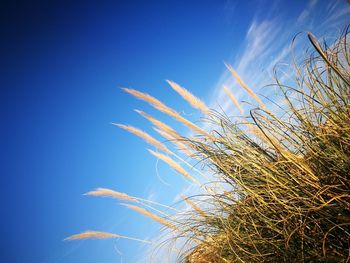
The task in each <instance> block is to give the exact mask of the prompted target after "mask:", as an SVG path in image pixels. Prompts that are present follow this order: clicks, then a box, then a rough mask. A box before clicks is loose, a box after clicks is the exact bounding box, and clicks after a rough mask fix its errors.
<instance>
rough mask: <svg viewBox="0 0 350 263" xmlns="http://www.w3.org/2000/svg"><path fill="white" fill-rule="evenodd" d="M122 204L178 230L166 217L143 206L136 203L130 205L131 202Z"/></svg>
mask: <svg viewBox="0 0 350 263" xmlns="http://www.w3.org/2000/svg"><path fill="white" fill-rule="evenodd" d="M122 205H124V206H126V207H128V208H130V209H132V210H134V211H136V212H139V213H140V214H143V215H145V216H147V217H149V218H151V219H152V220H154V221H156V222H158V223H160V224H162V225H164V226H166V227H168V228H171V229H174V230H176V227H175V226H174V225H173V224H172V223H170V222H168V221H166V220H165V219H163V218H161V217H159V216H157V215H156V214H153V213H152V212H150V211H148V210H146V209H144V208H141V207H139V206H136V205H130V204H122Z"/></svg>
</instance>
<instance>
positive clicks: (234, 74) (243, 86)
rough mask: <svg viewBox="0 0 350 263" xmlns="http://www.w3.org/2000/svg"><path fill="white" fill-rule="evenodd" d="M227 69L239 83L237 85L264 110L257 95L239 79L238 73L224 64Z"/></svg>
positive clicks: (263, 105) (264, 107)
mask: <svg viewBox="0 0 350 263" xmlns="http://www.w3.org/2000/svg"><path fill="white" fill-rule="evenodd" d="M225 65H226V67H227V69H228V70H229V71H230V73H231V75H232V76H233V77H234V78H235V79H236V81H237V82H238V83H239V85H240V86H241V87H242V88H243V89H245V91H246V92H247V93H248V94H249V96H251V97H252V98H253V99H254V100H255V101H256V102H258V103H259V105H260V107H261V108H262V109H264V110H266V109H267V108H266V106H265V104H264V103H263V102H262V101H261V99H260V98H259V97H258V95H256V94H255V92H254V91H253V90H252V89H251V88H249V87H248V85H247V84H246V83H245V82H244V81H243V80H242V79H241V77H240V76H239V75H238V73H237V72H236V71H235V70H234V69H233V68H232V66H231V65H228V64H225Z"/></svg>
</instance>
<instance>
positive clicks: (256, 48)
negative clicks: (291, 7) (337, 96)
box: [207, 0, 350, 128]
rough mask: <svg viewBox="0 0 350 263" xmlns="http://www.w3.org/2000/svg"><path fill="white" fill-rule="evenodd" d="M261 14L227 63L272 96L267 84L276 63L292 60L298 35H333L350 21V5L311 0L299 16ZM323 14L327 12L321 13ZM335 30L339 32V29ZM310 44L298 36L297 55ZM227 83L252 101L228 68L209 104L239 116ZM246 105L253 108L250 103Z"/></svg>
mask: <svg viewBox="0 0 350 263" xmlns="http://www.w3.org/2000/svg"><path fill="white" fill-rule="evenodd" d="M280 4H281V3H280ZM259 13H261V10H256V15H255V16H254V18H253V19H252V21H251V23H250V26H249V27H248V29H247V31H246V36H245V41H244V43H243V48H242V49H240V50H239V51H238V52H235V54H232V56H231V58H230V59H229V60H228V61H227V62H228V63H229V64H231V65H233V68H234V69H235V70H236V71H237V72H238V74H239V75H240V76H241V77H242V79H243V80H244V81H245V82H246V83H247V84H248V86H249V87H250V88H252V89H253V90H254V91H255V92H258V93H259V92H260V93H263V94H264V95H265V96H268V97H271V96H272V95H273V94H274V93H275V91H274V89H273V88H272V87H269V88H267V87H264V86H266V85H267V84H270V83H272V82H273V81H272V80H273V75H272V74H273V69H274V67H275V66H276V64H278V63H285V64H286V65H288V64H287V63H291V62H292V58H291V41H292V39H293V37H294V35H295V34H296V33H298V32H305V31H312V32H314V33H315V34H316V35H318V36H323V35H324V34H326V33H327V34H328V35H329V34H330V31H331V30H333V31H334V28H338V29H341V27H343V26H344V25H345V24H346V23H347V22H348V18H349V14H350V7H349V6H348V5H347V4H346V3H345V1H334V2H332V3H330V4H328V5H327V6H325V5H321V4H320V3H319V1H318V0H310V1H309V2H308V3H307V4H306V5H305V7H304V9H303V10H302V11H301V12H300V13H299V14H298V15H297V16H296V17H290V18H288V19H285V18H284V19H283V18H282V17H279V16H278V9H277V8H276V9H274V11H273V13H271V14H270V15H269V17H268V18H264V19H262V18H260V16H259V15H258V14H259ZM320 13H322V14H323V15H322V16H320ZM271 17H275V18H271ZM334 33H335V35H337V34H338V32H334ZM306 46H307V38H306V36H305V35H304V36H300V37H298V38H297V40H296V41H295V43H294V50H293V51H294V52H295V53H294V55H295V56H296V57H297V58H298V57H299V58H300V57H301V55H302V52H301V51H300V50H301V49H302V48H303V47H306ZM290 71H291V68H290ZM284 73H285V74H284V80H286V78H288V75H289V74H288V71H285V72H284ZM224 85H225V86H227V87H229V88H230V89H231V90H232V91H233V93H234V95H235V96H236V97H237V99H238V100H239V101H249V102H251V101H250V100H249V97H248V96H247V94H246V93H245V92H243V90H242V89H241V88H240V86H239V85H238V83H236V81H235V80H234V79H233V78H232V76H231V74H230V73H229V72H228V71H227V70H225V71H224V72H223V73H222V74H221V76H220V77H219V79H218V81H217V83H216V84H215V86H214V87H213V92H212V95H211V101H210V103H209V105H210V107H211V108H215V109H218V110H223V111H225V112H226V113H228V114H229V115H239V110H238V109H237V108H235V106H234V105H233V104H232V102H231V101H230V99H229V97H228V96H227V94H226V93H225V91H224V90H223V86H224ZM262 88H263V90H261V89H262ZM266 103H268V102H266ZM244 105H246V107H249V106H248V105H247V104H243V106H244ZM207 128H210V127H207Z"/></svg>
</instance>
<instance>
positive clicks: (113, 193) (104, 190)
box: [85, 188, 138, 202]
mask: <svg viewBox="0 0 350 263" xmlns="http://www.w3.org/2000/svg"><path fill="white" fill-rule="evenodd" d="M85 195H91V196H109V197H113V198H116V199H120V200H125V201H131V202H138V200H137V198H136V197H133V196H130V195H127V194H125V193H121V192H117V191H113V190H111V189H107V188H97V189H96V190H94V191H90V192H87V193H86V194H85Z"/></svg>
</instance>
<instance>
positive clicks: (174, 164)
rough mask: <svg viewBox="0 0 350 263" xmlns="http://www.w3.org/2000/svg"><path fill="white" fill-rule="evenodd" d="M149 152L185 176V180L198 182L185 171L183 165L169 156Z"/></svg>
mask: <svg viewBox="0 0 350 263" xmlns="http://www.w3.org/2000/svg"><path fill="white" fill-rule="evenodd" d="M148 151H149V152H150V153H151V154H152V155H154V156H155V157H157V158H158V159H160V160H162V161H164V162H165V163H167V164H168V165H169V166H170V167H171V168H173V169H174V170H175V171H176V172H178V173H179V174H181V175H183V176H184V177H185V178H187V179H189V180H191V181H193V182H196V180H195V179H194V178H193V177H192V176H191V175H190V174H189V173H188V172H186V171H185V169H184V168H182V167H181V165H179V164H178V163H177V162H176V161H174V160H173V159H171V158H170V157H169V156H166V155H164V154H161V153H157V152H155V151H152V150H149V149H148Z"/></svg>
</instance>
